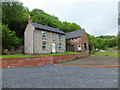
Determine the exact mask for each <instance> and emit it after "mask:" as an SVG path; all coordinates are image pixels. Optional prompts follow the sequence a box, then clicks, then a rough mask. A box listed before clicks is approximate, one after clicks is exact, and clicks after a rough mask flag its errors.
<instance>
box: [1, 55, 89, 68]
mask: <svg viewBox="0 0 120 90" xmlns="http://www.w3.org/2000/svg"><path fill="white" fill-rule="evenodd" d="M88 55H89V54H72V55H56V56H40V57H19V58H2V59H0V62H2V65H1V66H0V68H14V67H32V66H44V65H45V64H54V63H56V62H62V61H68V60H72V59H76V58H82V57H86V56H88Z"/></svg>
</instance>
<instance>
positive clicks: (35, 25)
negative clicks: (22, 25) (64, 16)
mask: <svg viewBox="0 0 120 90" xmlns="http://www.w3.org/2000/svg"><path fill="white" fill-rule="evenodd" d="M31 24H32V25H33V26H34V27H35V28H37V29H41V30H45V31H50V32H55V33H59V34H65V33H64V32H62V31H60V30H59V29H56V28H52V27H49V26H45V25H41V24H38V23H34V22H31Z"/></svg>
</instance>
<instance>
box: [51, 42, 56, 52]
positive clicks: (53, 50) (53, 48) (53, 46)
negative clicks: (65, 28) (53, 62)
mask: <svg viewBox="0 0 120 90" xmlns="http://www.w3.org/2000/svg"><path fill="white" fill-rule="evenodd" d="M55 52H56V48H55V43H52V53H55Z"/></svg>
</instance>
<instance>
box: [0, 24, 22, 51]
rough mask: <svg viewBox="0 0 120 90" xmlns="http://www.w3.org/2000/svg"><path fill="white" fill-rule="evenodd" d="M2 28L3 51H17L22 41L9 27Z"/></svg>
mask: <svg viewBox="0 0 120 90" xmlns="http://www.w3.org/2000/svg"><path fill="white" fill-rule="evenodd" d="M0 28H1V29H0V30H2V31H0V32H2V37H1V38H2V48H3V49H9V50H10V49H15V48H17V47H18V46H19V45H20V44H21V39H20V38H18V37H17V36H16V34H15V32H14V31H11V30H9V28H8V26H7V25H2V26H0Z"/></svg>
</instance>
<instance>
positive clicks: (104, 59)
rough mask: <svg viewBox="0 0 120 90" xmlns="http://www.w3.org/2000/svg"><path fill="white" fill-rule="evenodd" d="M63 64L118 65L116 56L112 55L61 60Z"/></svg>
mask: <svg viewBox="0 0 120 90" xmlns="http://www.w3.org/2000/svg"><path fill="white" fill-rule="evenodd" d="M63 64H74V65H103V66H104V65H118V57H112V56H89V57H86V58H81V59H76V60H72V61H67V62H63Z"/></svg>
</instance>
